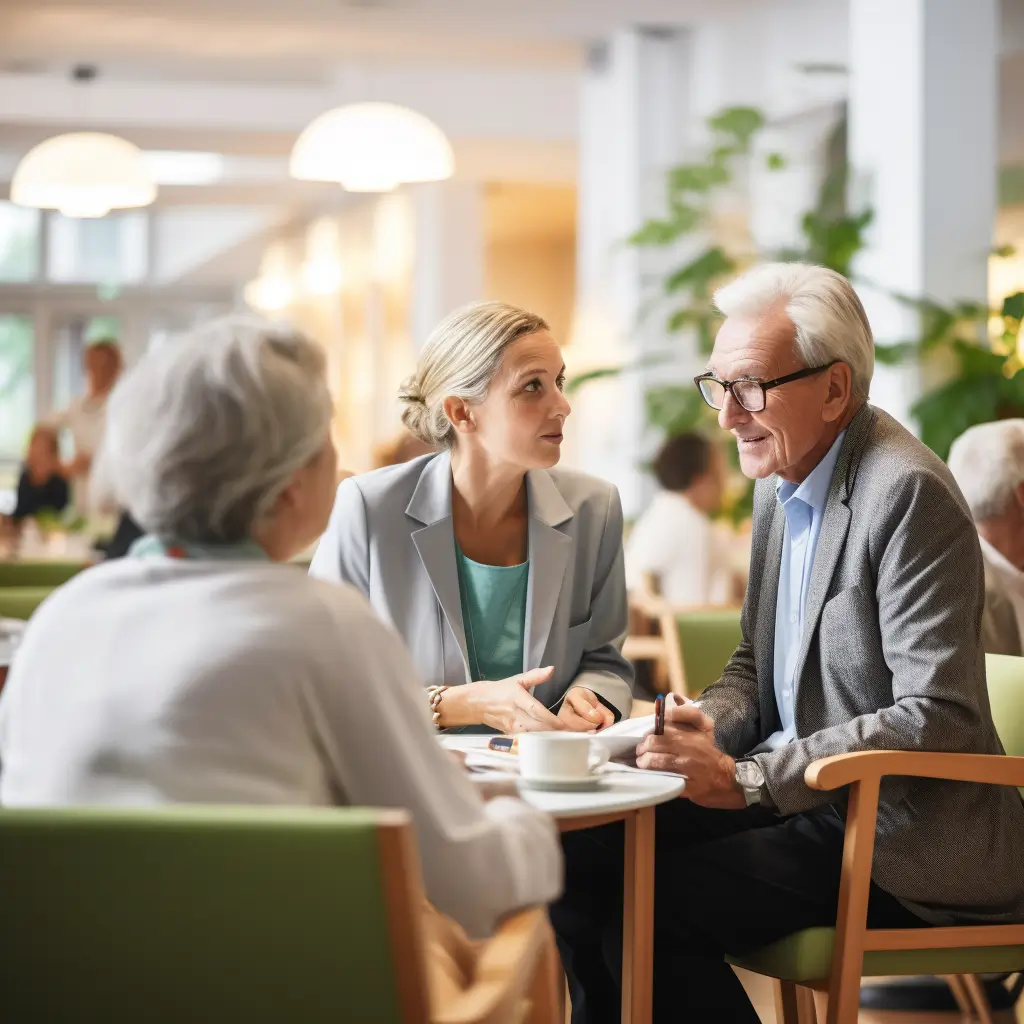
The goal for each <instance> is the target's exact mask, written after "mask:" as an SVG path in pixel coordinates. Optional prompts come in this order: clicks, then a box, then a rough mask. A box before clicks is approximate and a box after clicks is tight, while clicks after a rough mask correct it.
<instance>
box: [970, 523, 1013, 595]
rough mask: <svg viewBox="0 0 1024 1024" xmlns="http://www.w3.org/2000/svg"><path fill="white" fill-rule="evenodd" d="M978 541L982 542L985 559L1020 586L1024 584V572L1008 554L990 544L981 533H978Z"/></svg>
mask: <svg viewBox="0 0 1024 1024" xmlns="http://www.w3.org/2000/svg"><path fill="white" fill-rule="evenodd" d="M978 542H979V543H980V544H981V553H982V555H983V556H984V558H985V561H986V562H988V563H989V565H991V566H992V568H993V569H995V570H996V571H997V572H1000V573H1002V574H1003V575H1004V576H1008V577H1009V578H1010V579H1011V580H1013V581H1014V583H1015V584H1016V586H1018V587H1019V586H1021V585H1022V584H1024V572H1021V571H1020V569H1018V568H1017V566H1015V565H1014V564H1013V562H1011V561H1010V560H1009V559H1008V558H1007V557H1006V555H1004V554H1003V553H1002V551H1000V550H999V548H997V547H995V546H994V545H992V544H989V542H988V541H987V540H985V538H984V537H982V536H981V535H980V534H979V535H978Z"/></svg>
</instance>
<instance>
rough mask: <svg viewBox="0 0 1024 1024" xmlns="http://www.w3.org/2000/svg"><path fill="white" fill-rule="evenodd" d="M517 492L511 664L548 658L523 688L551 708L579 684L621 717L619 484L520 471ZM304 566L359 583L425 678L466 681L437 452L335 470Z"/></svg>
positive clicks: (446, 496) (623, 621)
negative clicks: (525, 556) (520, 504)
mask: <svg viewBox="0 0 1024 1024" xmlns="http://www.w3.org/2000/svg"><path fill="white" fill-rule="evenodd" d="M526 491H527V510H528V515H529V526H528V536H527V540H528V547H529V559H530V573H529V580H528V583H527V589H526V634H525V637H524V643H523V670H524V671H525V670H527V669H531V668H541V667H543V666H546V665H553V666H554V668H555V673H554V676H553V677H552V679H551V681H550V682H547V683H544V684H543V685H541V686H537V687H535V688H534V690H533V694H534V696H535V697H536V698H537V699H538V700H539V701H541V702H542V703H543V704H544V705H545V706H546V707H549V708H551V709H552V710H556V709H557V707H558V706H559V705H560V703H561V700H562V697H564V695H565V693H566V691H567V690H568V689H569V688H570V687H571V686H585V687H587V688H588V689H590V690H593V691H594V693H596V694H598V695H599V696H600V697H601V698H602V699H603V700H604V701H605V702H606V703H607V704H609V705H610V706H612V707H613V708H615V710H616V711H617V712H618V714H619V715H620V716H622V717H627V718H628V717H629V711H630V707H631V705H632V701H633V698H632V693H631V690H630V684H631V683H632V681H633V668H632V666H631V665H630V663H629V662H628V661H626V659H625V658H623V657H622V654H621V646H622V639H623V637H624V636H625V634H626V630H627V627H628V614H629V612H628V602H627V597H626V577H625V569H624V567H623V557H622V506H621V504H620V502H619V493H618V491H617V490H616V489H615V487H614V486H613V485H612V484H610V483H607V482H606V481H604V480H599V479H597V478H596V477H592V476H587V475H585V474H583V473H577V472H574V471H573V470H568V469H551V470H540V469H538V470H531V471H530V472H529V473H527V475H526ZM310 573H311V574H312V575H313V576H319V577H321V578H323V579H329V580H336V581H340V582H345V583H351V584H352V585H353V586H355V587H357V588H358V589H359V590H361V591H362V592H363V594H364V595H365V596H366V598H367V599H368V600H369V602H370V604H371V605H373V607H374V609H375V610H376V611H377V613H378V614H379V615H380V616H381V617H382V618H383V619H385V621H387V622H389V623H391V625H393V626H394V628H395V629H396V630H397V631H398V633H399V635H400V636H401V637H402V639H403V640H405V643H406V645H407V646H408V648H409V650H410V651H411V652H412V657H413V661H414V662H415V663H416V667H417V668H418V669H419V673H420V677H421V678H422V680H423V682H424V683H425V684H428V685H429V684H442V683H445V684H447V685H449V686H456V685H458V684H460V683H466V682H469V655H468V651H467V647H466V629H465V624H464V623H463V621H462V603H461V600H460V595H459V577H458V567H457V564H456V560H455V532H454V530H453V527H452V472H451V459H450V457H449V455H448V453H447V452H445V453H441V454H439V455H425V456H421V457H420V458H418V459H413V460H412V461H411V462H407V463H404V464H402V465H399V466H388V467H386V468H384V469H379V470H375V471H374V472H372V473H366V474H364V475H362V476H355V477H350V478H349V479H347V480H343V481H342V482H341V486H340V487H339V488H338V495H337V498H336V500H335V504H334V511H333V513H332V514H331V521H330V524H329V525H328V527H327V532H326V533H325V534H324V536H323V538H322V540H321V541H320V546H319V547H318V548H317V552H316V555H315V556H314V558H313V562H312V565H311V567H310Z"/></svg>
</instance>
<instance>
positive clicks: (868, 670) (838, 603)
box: [818, 584, 889, 717]
mask: <svg viewBox="0 0 1024 1024" xmlns="http://www.w3.org/2000/svg"><path fill="white" fill-rule="evenodd" d="M818 646H819V650H820V656H821V673H822V681H823V683H824V685H825V689H826V692H827V693H828V694H829V696H830V699H831V700H832V701H837V702H840V703H841V704H842V712H841V714H842V715H848V716H850V717H854V716H856V715H858V714H863V712H864V708H865V707H867V706H868V705H873V706H881V705H876V704H875V699H876V697H877V698H878V699H881V698H882V695H881V694H875V693H874V691H875V690H876V688H878V687H880V686H884V684H885V682H886V680H887V679H888V678H889V669H888V666H887V665H886V663H885V657H884V655H883V654H882V645H881V637H880V636H879V632H878V609H877V607H876V606H875V598H874V595H873V594H872V593H871V592H870V591H868V590H866V589H865V588H864V587H862V586H861V585H860V584H858V585H857V586H853V587H849V588H848V589H846V590H843V591H841V592H840V593H838V594H836V596H835V597H833V598H831V599H830V600H829V601H826V602H825V607H824V608H822V610H821V622H820V624H819V627H818ZM834 710H839V709H838V708H836V709H834Z"/></svg>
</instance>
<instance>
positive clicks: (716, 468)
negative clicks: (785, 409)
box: [626, 433, 749, 605]
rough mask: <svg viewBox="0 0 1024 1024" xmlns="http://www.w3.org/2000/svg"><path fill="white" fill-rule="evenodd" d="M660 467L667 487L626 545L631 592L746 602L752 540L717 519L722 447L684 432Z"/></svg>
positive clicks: (664, 449) (656, 467) (662, 452)
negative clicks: (745, 568) (746, 566)
mask: <svg viewBox="0 0 1024 1024" xmlns="http://www.w3.org/2000/svg"><path fill="white" fill-rule="evenodd" d="M652 470H653V472H654V476H655V478H656V479H657V481H658V486H659V488H660V490H659V491H658V493H657V494H656V495H655V496H654V500H653V501H652V502H651V504H650V505H649V506H648V507H647V509H646V511H645V512H644V513H643V514H642V515H641V516H640V518H639V519H638V520H637V522H636V524H635V525H634V526H633V529H632V531H631V532H630V534H629V539H628V541H627V542H626V582H627V584H628V586H629V589H630V591H635V592H638V593H648V592H650V591H651V590H652V589H653V592H654V593H656V594H657V595H658V596H660V597H662V598H664V599H665V600H666V601H668V602H669V603H670V604H673V605H709V604H738V603H739V602H740V601H742V598H743V577H744V573H743V563H744V557H743V548H744V546H748V544H749V542H748V544H747V545H744V542H743V541H742V540H741V539H740V538H739V537H737V536H736V535H735V534H734V533H733V531H732V530H730V529H729V528H728V527H727V526H725V525H724V524H720V523H715V522H714V521H713V520H712V516H714V515H715V514H716V513H717V512H718V511H719V509H720V508H721V505H722V496H723V492H724V490H725V474H726V466H725V456H724V455H723V453H722V449H721V448H720V446H719V445H717V444H714V443H712V442H711V441H709V440H708V439H707V438H706V437H703V436H702V435H701V434H696V433H689V434H680V435H678V436H676V437H670V438H669V439H668V440H667V441H666V442H665V443H664V444H663V445H662V446H661V448H660V449H659V451H658V454H657V455H656V456H655V459H654V463H653V466H652ZM748 557H749V553H748Z"/></svg>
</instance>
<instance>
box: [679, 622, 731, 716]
mask: <svg viewBox="0 0 1024 1024" xmlns="http://www.w3.org/2000/svg"><path fill="white" fill-rule="evenodd" d="M676 632H677V633H678V635H679V646H680V647H681V649H682V656H683V671H684V672H685V674H686V692H687V693H688V694H690V695H691V696H696V695H697V694H698V693H700V691H701V690H703V689H704V688H705V687H706V686H710V685H711V684H712V683H714V682H716V681H717V680H718V679H719V677H720V676H721V675H722V669H724V668H725V666H726V663H727V662H728V661H729V659H730V658H731V657H732V655H733V652H734V651H735V650H736V648H737V647H738V646H739V644H740V641H741V640H742V639H743V631H742V630H741V629H740V609H739V608H706V609H700V610H699V611H688V612H679V613H678V614H677V615H676Z"/></svg>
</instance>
